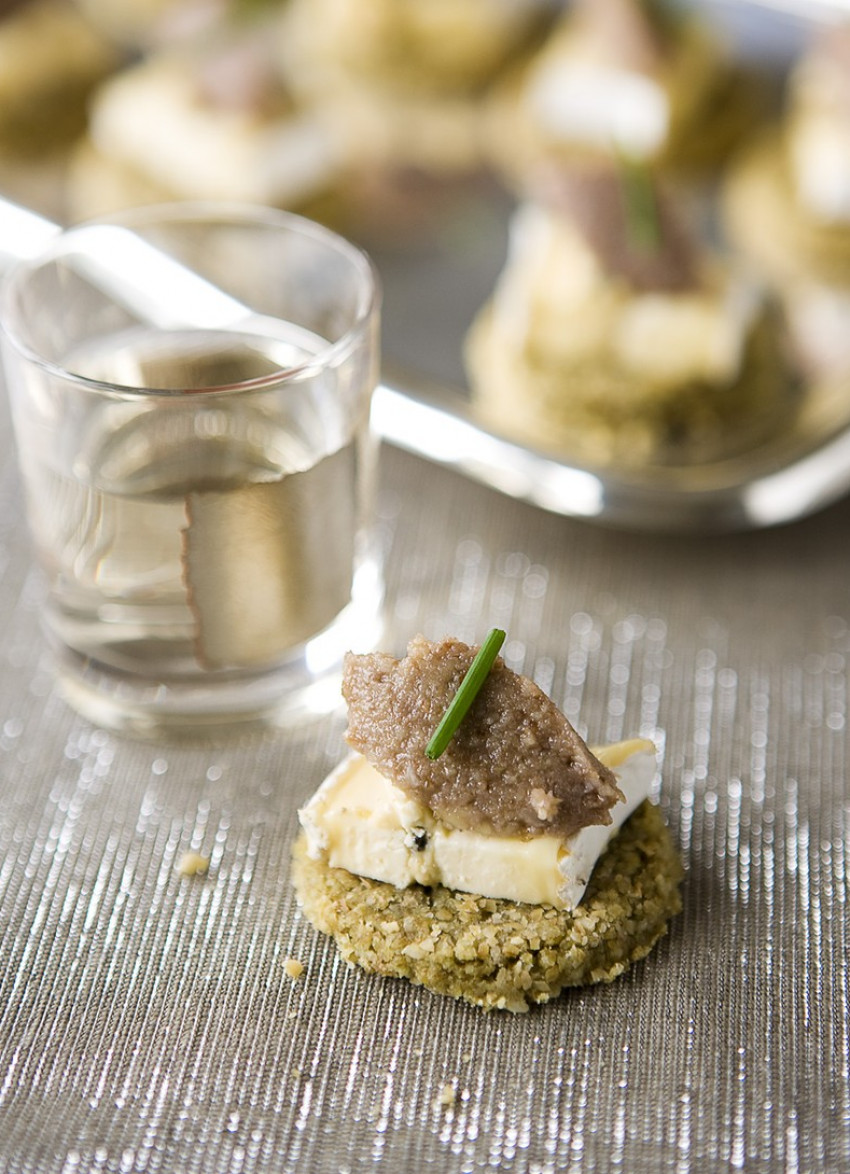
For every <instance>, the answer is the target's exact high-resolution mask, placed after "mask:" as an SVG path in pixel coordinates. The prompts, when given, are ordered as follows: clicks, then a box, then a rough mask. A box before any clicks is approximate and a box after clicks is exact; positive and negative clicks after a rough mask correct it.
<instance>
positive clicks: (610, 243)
mask: <svg viewBox="0 0 850 1174" xmlns="http://www.w3.org/2000/svg"><path fill="white" fill-rule="evenodd" d="M626 168H627V164H626V163H624V164H623V165H622V166H620V167H617V166H615V165H613V164H608V163H597V164H595V165H594V164H587V165H585V166H574V167H569V168H565V167H547V166H541V167H540V168H539V169H538V170H537V172H536V173H535V176H534V178H533V185H532V190H533V193H534V196H535V197H536V199H538V200H539V201H540V203H541V204H543V205H544V206H546V207H548V208H550V209H551V210H552V211H553V212H555V213H556V214H559V215H561V216H563V217H565V218H566V220H567V221H568V222H569V223H571V224H572V225H574V227H575V228H576V230H577V231H578V232H579V233H581V235H582V237H583V238H584V240H585V241H586V242H587V244H588V245H589V247H590V248H591V249H592V250H593V252H594V253H595V254H596V256H597V257H598V259H599V262H600V264H601V265H602V267H603V268H604V269H605V271H606V272H607V273H609V274H611V275H612V276H615V277H622V278H624V279H625V280H626V281H627V282H628V283H629V284H630V285H631V286H632V288H633V289H636V290H639V291H642V292H659V293H660V292H667V293H680V292H683V291H686V290H691V289H695V288H696V287H697V285H698V284H699V269H698V263H697V262H698V249H697V246H696V242H695V241H694V240H693V239H692V237H691V235H690V233H689V232H688V230H687V228H686V226H685V224H684V223H683V222H682V220H680V218H679V217H678V215H677V213H676V210H675V209H674V207H673V204H672V202H671V200H670V198H669V196H668V195H667V194H666V193H665V192H664V191H663V190H662V189H661V188H660V186H659V185H658V183H657V181H656V180H655V179H654V178H653V177H652V176H651V175H650V174H649V173H648V172H647V173H645V174H643V175H642V176H641V177H640V179H639V182H640V183H642V184H645V185H646V193H647V196H648V198H649V200H650V201H651V207H650V208H649V215H650V216H651V218H652V231H653V234H654V235H657V240H655V241H653V242H652V243H651V244H647V243H644V242H643V241H642V240H640V239H638V237H637V234H636V226H635V225H634V224H633V223H632V216H630V214H629V205H630V195H629V188H628V183H629V179H628V173H627V170H626Z"/></svg>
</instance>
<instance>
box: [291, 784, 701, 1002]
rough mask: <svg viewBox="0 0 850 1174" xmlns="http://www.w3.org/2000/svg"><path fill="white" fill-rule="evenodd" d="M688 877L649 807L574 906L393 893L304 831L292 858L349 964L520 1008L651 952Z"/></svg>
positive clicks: (324, 927) (306, 901)
mask: <svg viewBox="0 0 850 1174" xmlns="http://www.w3.org/2000/svg"><path fill="white" fill-rule="evenodd" d="M681 875H682V868H681V863H680V861H679V857H678V855H677V853H676V850H675V848H674V845H673V842H672V839H671V837H670V835H669V832H668V831H667V828H666V826H665V824H664V821H663V818H662V816H661V813H660V812H659V810H658V808H657V807H654V806H653V805H652V804H650V803H644V804H643V805H642V806H641V807H640V808H639V810H638V811H637V812H636V813H635V814H634V815H633V816H632V818H631V819H630V820H629V821H628V823H626V825H625V826H624V827H623V829H622V830H621V831H620V832H619V833H618V834H617V835H616V837H615V838H614V839H613V840H612V842H611V844H610V845H609V847H608V849H607V850H606V852H605V853H604V855H603V856H602V857H601V858H600V860H599V863H598V864H597V866H596V869H595V870H594V873H593V876H592V878H591V881H590V885H589V887H588V890H587V893H586V895H585V898H584V900H583V901H582V903H581V905H579V907H578V908H577V909H575V910H572V911H567V910H559V909H553V908H549V907H546V906H542V905H528V904H521V903H518V902H515V901H505V900H499V899H496V898H487V897H478V896H475V895H473V894H469V893H455V892H452V891H450V890H449V889H446V888H443V887H441V886H436V887H434V888H430V889H429V888H423V887H422V886H420V885H413V886H410V887H409V888H406V889H397V888H395V887H394V886H393V885H390V884H386V883H384V882H381V881H373V880H369V879H366V878H363V877H358V876H354V875H353V874H352V873H350V872H347V871H345V870H344V869H333V868H330V867H329V866H328V865H327V864H326V863H325V862H324V861H321V860H311V859H310V858H309V857H308V855H307V851H306V844H305V839H304V836H303V835H302V836H301V837H300V838H299V840H298V842H297V844H296V849H295V856H294V863H293V879H294V882H295V886H296V889H297V892H298V897H299V901H300V903H301V906H302V908H303V910H304V912H305V913H306V915H307V917H308V918H309V919H310V921H311V922H312V924H313V925H314V926H316V928H317V929H319V930H321V931H322V932H324V933H327V934H330V935H331V936H332V937H333V938H334V940H335V941H336V944H337V946H338V948H339V950H340V953H341V954H342V956H343V958H345V960H346V961H347V962H349V963H351V964H356V965H357V966H359V967H361V968H362V969H364V970H366V971H370V972H373V973H375V974H381V975H386V976H393V977H398V978H406V979H408V980H410V981H412V982H414V983H416V984H421V985H423V986H425V987H427V988H428V989H430V990H432V991H434V992H436V993H438V994H443V995H449V996H452V997H454V998H458V999H463V1000H465V1001H467V1002H469V1003H472V1004H474V1005H476V1006H479V1007H482V1008H484V1009H485V1010H493V1009H501V1010H507V1011H513V1012H522V1011H527V1010H529V1009H530V1008H531V1007H532V1006H533V1005H535V1004H539V1003H546V1002H548V1001H549V1000H550V999H554V998H555V997H557V996H558V995H559V994H560V993H561V991H562V990H564V989H565V988H567V987H574V986H585V985H588V984H591V983H599V982H610V981H612V980H613V979H615V978H616V977H617V976H618V975H620V974H622V973H623V972H624V971H625V970H626V969H628V967H629V966H630V965H632V964H633V963H634V962H636V961H638V960H639V959H641V958H643V957H645V956H646V955H647V954H648V953H649V951H650V950H651V949H652V947H653V946H654V944H655V943H656V942H657V941H658V939H659V938H661V937H662V936H663V935H664V934H665V933H666V930H667V923H668V921H669V920H670V918H671V917H673V916H674V915H675V914H676V913H678V912H679V910H680V908H681V898H680V895H679V881H680V879H681Z"/></svg>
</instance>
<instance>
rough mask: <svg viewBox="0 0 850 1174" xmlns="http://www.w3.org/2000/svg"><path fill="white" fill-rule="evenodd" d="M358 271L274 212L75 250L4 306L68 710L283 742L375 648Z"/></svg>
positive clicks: (210, 216)
mask: <svg viewBox="0 0 850 1174" xmlns="http://www.w3.org/2000/svg"><path fill="white" fill-rule="evenodd" d="M379 306H380V295H379V289H378V283H377V280H376V277H375V273H374V270H373V267H372V265H371V263H370V262H369V260H368V258H367V257H366V256H365V255H364V254H363V253H362V252H360V250H358V249H357V248H355V247H354V246H353V245H351V244H350V243H348V242H347V241H345V240H343V239H342V238H341V237H339V236H337V235H335V234H334V233H332V232H329V231H328V230H326V229H324V228H322V227H320V226H318V225H316V224H313V223H311V222H310V221H307V220H304V219H302V218H300V217H297V216H293V215H289V214H286V213H280V212H274V211H271V210H266V209H262V208H242V207H237V208H231V207H229V206H226V207H221V206H217V205H192V204H182V205H169V206H163V207H159V208H148V209H144V210H138V211H131V212H127V213H123V214H121V215H119V216H116V217H112V218H110V219H109V220H105V221H101V222H98V223H96V224H95V223H92V224H87V225H83V226H79V227H77V228H73V229H69V230H68V231H66V232H63V233H60V234H58V235H57V237H56V238H55V241H54V242H53V243H52V244H51V246H50V247H49V249H48V250H47V252H45V253H44V254H42V255H41V256H39V257H38V258H36V259H34V260H32V261H27V262H24V263H21V264H20V265H18V266H17V267H16V268H15V269H14V270H13V272H12V273H11V274H10V275H9V277H8V278H7V280H6V282H5V283H4V286H3V290H2V302H0V322H2V348H3V359H4V366H5V373H6V381H7V385H8V391H9V397H10V403H11V407H12V418H13V423H14V429H15V435H16V442H17V451H18V459H19V464H20V469H21V474H22V478H23V482H24V487H25V493H26V502H27V509H28V516H29V522H30V528H31V532H32V536H33V540H34V544H35V548H36V552H37V556H38V559H39V561H40V563H41V565H42V567H43V568H44V570H45V572H46V574H47V577H48V581H49V605H48V609H47V613H46V616H45V626H46V629H47V633H48V635H49V638H50V641H51V644H52V646H53V648H54V650H55V653H56V659H57V666H58V672H59V678H60V681H61V683H62V685H63V687H64V690H65V693H66V695H67V697H68V699H69V700H70V701H71V703H72V704H73V705H74V706H75V707H76V708H77V709H79V710H80V711H81V712H83V713H84V714H86V715H87V716H88V717H90V718H91V719H92V720H94V721H96V722H98V723H100V724H103V725H106V726H109V727H111V728H116V729H123V730H128V731H135V732H137V733H148V734H157V733H161V732H172V733H174V732H177V733H179V732H195V731H198V730H204V729H207V730H210V729H215V730H219V729H221V728H222V727H225V726H233V725H236V726H240V727H241V726H244V724H245V723H263V724H286V723H287V722H289V721H291V720H293V719H296V718H300V717H301V716H302V715H304V714H305V713H309V712H311V711H324V710H327V709H329V708H332V707H333V706H334V705H335V704H336V702H337V699H338V680H339V669H340V663H341V658H342V655H343V653H344V652H345V650H346V649H348V648H353V649H366V648H370V647H373V646H374V644H375V643H376V640H377V638H378V634H379V630H380V616H381V607H382V585H381V572H380V567H379V565H378V559H377V556H376V551H375V550H374V549H373V534H372V529H371V525H370V518H371V511H372V491H373V465H374V443H373V438H372V436H371V434H370V429H369V409H370V400H371V394H372V390H373V388H374V386H375V383H376V379H377V370H378V361H379V342H378V338H379Z"/></svg>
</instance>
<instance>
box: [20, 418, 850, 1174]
mask: <svg viewBox="0 0 850 1174" xmlns="http://www.w3.org/2000/svg"><path fill="white" fill-rule="evenodd" d="M4 435H5V434H4ZM3 443H4V446H8V439H6V440H4V441H3ZM2 470H3V472H2V479H0V572H2V579H0V592H2V602H3V606H2V608H0V625H2V644H0V649H2V651H0V660H1V661H2V668H0V701H1V702H2V708H0V984H2V994H0V1168H2V1169H3V1170H4V1171H20V1172H21V1174H23V1172H28V1174H36V1172H37V1174H42V1172H48V1171H50V1172H54V1171H55V1172H60V1171H61V1172H63V1174H71V1172H75V1174H76V1172H77V1171H109V1172H119V1171H121V1172H127V1174H129V1172H131V1171H132V1172H136V1171H138V1172H141V1171H154V1170H161V1171H166V1172H169V1174H172V1172H178V1171H179V1172H183V1171H185V1172H187V1174H188V1172H194V1171H197V1172H199V1174H200V1172H203V1174H225V1172H227V1174H237V1172H239V1174H242V1172H246V1174H247V1172H260V1171H262V1172H266V1171H268V1172H272V1171H273V1172H275V1174H283V1172H287V1171H297V1172H299V1174H301V1172H307V1171H309V1172H311V1174H313V1172H314V1174H330V1172H341V1171H351V1172H354V1171H361V1170H373V1169H385V1170H392V1171H411V1172H418V1171H426V1170H432V1169H433V1170H438V1171H441V1172H455V1171H457V1172H458V1174H459V1172H461V1171H470V1172H473V1171H496V1170H510V1171H527V1172H528V1174H532V1172H533V1174H545V1172H549V1171H561V1170H564V1171H572V1172H574V1174H579V1172H581V1174H590V1172H598V1174H602V1172H608V1171H616V1170H624V1171H628V1172H629V1174H644V1172H646V1174H650V1172H652V1174H655V1172H657V1171H662V1170H663V1171H675V1172H676V1174H687V1172H694V1174H702V1172H705V1171H732V1170H745V1171H771V1172H772V1171H782V1172H783V1174H792V1172H798V1171H799V1172H804V1171H811V1172H815V1171H817V1172H835V1174H837V1172H839V1171H846V1170H847V1169H848V1168H850V1081H848V1063H849V1062H850V1041H848V1034H850V1021H848V1013H847V1012H848V998H850V983H848V958H850V941H848V937H850V927H849V926H848V913H847V885H848V854H850V791H848V787H847V783H846V781H845V771H846V761H845V760H846V754H847V737H848V735H847V720H846V706H847V659H848V651H850V601H848V583H850V546H848V543H847V539H846V534H847V532H848V528H850V505H848V504H846V503H845V504H842V505H839V506H837V507H834V508H833V509H832V510H830V511H829V512H827V513H825V514H821V515H819V516H817V517H814V518H811V519H809V520H808V521H806V522H805V523H802V524H800V525H798V526H794V527H791V528H787V529H784V530H777V531H773V532H763V533H758V534H752V535H737V536H730V537H712V538H698V537H665V538H651V537H642V536H639V535H635V534H620V533H616V532H612V531H606V530H603V529H597V528H591V527H588V526H585V525H583V524H580V523H573V522H570V521H568V520H565V519H561V518H555V517H551V516H548V515H546V514H543V513H540V512H535V511H533V510H532V509H530V508H529V507H526V506H524V505H521V504H518V503H515V502H512V501H508V500H506V499H503V498H500V497H498V496H496V495H495V494H493V493H491V492H490V491H488V490H485V489H483V488H481V487H478V486H475V485H472V484H470V483H468V482H467V481H465V480H462V479H461V478H459V477H456V476H455V475H453V474H452V473H449V472H445V471H437V470H435V469H434V468H432V467H429V466H427V465H425V464H424V463H422V462H419V461H417V460H416V459H414V458H410V457H405V456H402V455H401V454H398V453H395V452H392V451H387V452H386V453H384V454H383V458H382V481H381V528H382V534H383V538H384V542H385V546H386V550H387V558H388V563H387V568H388V582H389V614H388V633H387V639H386V641H385V644H386V647H387V648H388V649H389V650H391V651H394V652H396V653H399V652H401V651H402V649H403V647H404V645H405V643H406V641H407V639H408V638H409V637H410V636H411V635H412V634H414V633H416V632H420V631H421V632H423V633H425V634H426V635H428V636H430V637H433V638H436V637H439V636H441V635H443V634H445V633H452V634H454V635H457V636H460V637H461V638H464V639H470V640H473V639H479V638H480V637H481V636H482V635H483V633H484V632H485V631H486V629H487V628H488V627H490V626H494V625H497V626H501V627H504V628H506V629H507V631H508V641H507V644H506V646H505V649H504V652H505V655H506V658H507V660H508V663H509V664H510V665H511V666H512V667H514V668H516V669H519V670H522V671H524V672H526V673H529V674H531V675H532V676H533V677H534V678H535V679H536V680H537V681H538V682H539V683H540V684H541V685H542V686H543V687H544V688H545V689H546V690H547V691H549V692H550V693H551V695H552V696H553V697H554V698H555V699H556V701H558V702H559V703H560V704H562V705H563V706H564V707H565V709H566V712H567V714H568V715H569V716H570V718H571V719H572V720H573V721H574V722H575V723H576V724H577V725H578V727H579V729H580V730H581V732H582V733H584V734H585V735H586V736H587V737H588V738H589V739H590V740H591V741H592V742H595V741H608V740H613V739H617V738H620V737H622V736H625V735H629V734H635V733H639V734H644V735H648V736H650V737H653V738H654V739H655V740H656V741H657V743H658V745H659V747H660V749H661V751H662V770H661V775H660V779H659V799H660V803H661V804H662V807H663V810H664V812H665V814H666V817H667V819H668V820H669V823H670V826H671V829H672V831H673V835H674V837H675V838H676V840H677V842H678V843H679V845H680V846H681V850H682V853H683V856H684V860H685V864H686V869H687V872H686V879H685V882H684V887H683V896H684V912H683V914H682V915H681V916H680V917H679V918H678V919H677V920H676V922H675V923H674V924H673V926H672V929H671V933H670V935H669V936H668V937H667V938H666V939H665V940H664V941H663V942H662V943H661V944H660V946H659V947H658V948H657V949H656V950H655V952H654V953H653V954H652V955H651V956H650V957H649V958H648V959H647V960H646V961H645V962H643V963H641V964H639V965H638V966H637V967H636V968H635V969H634V970H633V971H632V972H630V973H629V974H628V975H627V976H626V977H624V978H622V979H620V980H618V981H617V982H616V983H614V984H612V985H611V986H607V987H600V988H594V989H588V990H583V991H579V992H575V993H572V994H568V995H566V996H565V997H563V998H561V999H559V1000H558V1001H557V1002H555V1003H553V1004H551V1005H548V1006H546V1007H543V1008H541V1009H538V1010H536V1011H533V1012H531V1013H530V1014H528V1015H525V1016H517V1017H512V1016H509V1015H506V1014H499V1013H493V1014H490V1015H485V1014H483V1013H481V1012H479V1011H477V1010H475V1009H473V1008H470V1007H467V1006H465V1005H460V1004H456V1003H454V1002H451V1001H448V1000H444V999H441V998H439V997H437V996H433V995H431V994H429V993H428V992H426V991H424V990H421V989H417V988H414V987H412V986H410V985H407V984H405V983H402V982H400V981H394V980H387V979H380V978H377V977H370V976H367V975H365V974H363V973H360V972H359V971H355V970H349V969H348V968H347V967H346V966H345V965H344V964H342V963H340V961H339V960H338V958H337V956H336V953H335V950H334V948H333V947H332V946H331V945H330V944H329V943H328V942H327V941H326V940H324V939H322V938H320V937H319V936H318V935H317V934H316V933H315V932H314V931H313V929H312V928H311V926H310V925H309V924H307V923H306V922H305V920H304V919H303V918H302V917H301V915H300V914H299V912H298V909H297V907H296V903H295V900H294V896H293V892H292V889H291V887H290V884H289V881H288V860H289V853H290V847H291V843H292V839H293V836H294V833H295V830H296V808H297V806H298V804H299V803H300V802H301V801H303V800H304V799H305V798H306V796H307V795H308V794H309V793H310V791H311V790H312V788H313V787H314V786H315V785H316V784H317V783H318V781H319V780H320V779H321V778H322V777H323V776H324V774H325V773H326V772H327V770H328V769H329V768H330V766H331V765H332V764H333V763H335V762H336V761H337V759H338V758H339V756H340V754H341V752H342V745H341V741H340V734H341V730H342V728H343V720H342V716H341V715H336V716H334V717H333V718H331V719H326V720H322V721H321V722H318V723H317V724H316V725H315V726H314V727H312V728H306V729H303V730H301V731H299V733H298V735H297V736H283V735H280V736H275V737H270V738H269V739H268V740H265V741H262V742H258V743H257V742H255V743H252V744H245V745H241V746H230V747H217V748H216V747H210V748H201V749H198V748H191V747H185V746H184V747H175V746H166V745H151V744H144V743H140V742H131V741H125V740H122V739H121V738H118V737H116V736H115V735H112V734H108V733H105V732H103V731H100V730H97V729H94V728H92V727H91V726H89V725H88V724H86V723H85V722H84V721H82V719H80V718H78V717H76V716H75V715H74V714H73V713H72V712H71V711H70V710H68V709H67V708H66V707H65V705H64V703H63V702H62V701H61V700H60V699H59V698H58V697H57V696H56V695H55V694H54V692H53V690H52V682H51V676H50V672H49V663H48V661H47V660H46V659H45V655H44V653H43V649H42V644H41V641H40V638H39V635H38V613H39V608H40V603H41V587H40V583H39V580H38V578H37V576H35V575H34V574H33V573H32V572H31V571H30V569H29V568H30V555H29V549H28V545H27V541H26V538H25V535H24V533H23V528H22V524H21V521H20V504H19V496H18V489H17V479H16V476H15V473H14V468H13V466H12V465H11V464H10V462H9V460H8V458H7V459H5V460H4V462H3V465H2ZM190 850H196V851H198V852H200V853H202V854H203V855H205V856H208V857H209V859H210V867H209V872H208V873H207V874H206V875H203V876H191V877H186V876H182V875H181V874H180V872H179V870H178V867H177V865H178V863H179V861H180V859H181V857H182V856H183V854H184V853H185V852H187V851H190ZM289 959H297V960H299V961H300V962H301V963H302V964H303V966H304V972H303V974H302V976H301V977H300V978H298V979H293V978H292V977H290V974H289V973H288V970H289V969H291V968H288V967H287V961H288V960H289Z"/></svg>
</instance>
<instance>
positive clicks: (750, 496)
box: [373, 374, 850, 531]
mask: <svg viewBox="0 0 850 1174" xmlns="http://www.w3.org/2000/svg"><path fill="white" fill-rule="evenodd" d="M841 390H842V389H840V388H839V389H838V390H837V392H836V391H835V390H833V392H827V391H823V392H822V393H815V392H811V393H809V394H808V398H807V400H806V402H805V403H804V405H803V408H802V410H801V411H800V413H799V415H798V417H797V418H796V421H795V424H794V426H793V427H792V428H790V429H789V430H788V431H785V432H782V433H779V434H778V435H777V436H776V437H774V438H773V439H771V440H770V441H769V442H765V443H764V444H762V445H760V446H759V447H758V448H755V449H753V450H751V451H749V452H746V453H743V454H739V455H737V456H735V457H733V458H729V459H726V460H718V461H715V462H711V463H706V464H695V465H678V466H677V465H663V466H662V465H657V466H652V465H649V466H645V467H641V468H640V469H633V470H629V469H627V470H622V469H619V470H618V469H616V468H613V467H612V468H604V467H599V466H596V467H594V466H591V465H586V464H582V463H577V462H571V461H569V460H564V459H558V458H556V457H553V456H551V455H548V454H546V453H543V452H539V451H536V450H534V449H531V448H529V447H528V446H526V445H521V444H517V443H516V442H514V441H512V440H510V439H508V438H507V437H504V436H500V435H498V434H497V433H495V432H492V431H489V430H488V429H486V428H484V427H482V426H481V425H480V424H478V423H477V422H476V421H475V420H474V418H473V416H472V414H471V412H470V409H469V407H468V406H467V404H466V400H465V396H464V395H463V393H462V392H461V391H452V390H450V389H447V388H445V387H441V386H439V385H437V384H434V383H430V382H427V381H425V380H421V379H420V380H417V379H414V378H413V377H412V376H410V375H409V374H396V375H394V376H392V377H388V378H384V380H383V382H382V383H381V385H380V386H379V387H378V389H377V392H376V394H375V400H374V405H373V421H374V426H375V429H376V431H377V433H378V435H379V436H381V437H382V438H383V439H384V440H385V441H387V442H388V443H390V444H393V445H395V446H397V447H399V448H402V449H405V450H406V451H408V452H411V453H415V454H416V455H417V456H420V457H424V458H425V459H426V460H429V461H434V462H436V463H438V464H440V465H444V466H446V467H448V468H451V469H454V470H455V471H457V472H459V473H462V474H464V475H466V476H468V477H471V478H473V479H474V480H475V481H478V482H480V483H481V484H483V485H487V486H489V487H490V488H492V489H496V490H498V491H499V492H501V493H504V494H507V495H508V496H509V497H513V498H516V499H517V500H520V501H525V502H528V503H529V504H531V505H534V506H539V507H540V508H542V509H545V510H549V511H550V512H552V513H556V514H563V515H565V516H567V517H573V518H584V519H587V520H588V521H594V522H605V523H608V524H610V525H613V526H620V527H626V528H630V529H640V530H654V531H681V530H703V531H720V530H743V529H754V528H760V527H765V526H775V525H778V524H780V523H783V522H790V521H793V520H795V519H797V518H801V517H804V516H805V515H807V514H810V513H813V512H814V511H815V510H818V509H821V508H822V507H824V506H826V505H828V504H830V503H831V502H834V501H836V500H837V499H839V498H840V497H842V496H844V494H846V493H847V492H848V491H850V420H848V418H847V414H848V406H847V404H846V403H845V402H844V401H845V399H850V394H848V396H846V397H845V396H843V395H842V394H841ZM848 391H850V389H848Z"/></svg>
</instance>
